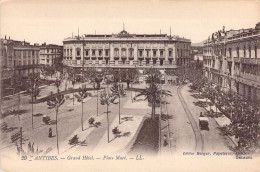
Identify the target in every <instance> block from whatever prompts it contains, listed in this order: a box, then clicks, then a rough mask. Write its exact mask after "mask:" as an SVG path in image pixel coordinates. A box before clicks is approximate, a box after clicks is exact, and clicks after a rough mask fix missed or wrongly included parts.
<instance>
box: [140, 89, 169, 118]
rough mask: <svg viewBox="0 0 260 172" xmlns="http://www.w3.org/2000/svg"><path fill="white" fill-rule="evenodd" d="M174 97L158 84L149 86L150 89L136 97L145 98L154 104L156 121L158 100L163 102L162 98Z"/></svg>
mask: <svg viewBox="0 0 260 172" xmlns="http://www.w3.org/2000/svg"><path fill="white" fill-rule="evenodd" d="M160 95H162V96H163V95H164V96H172V95H171V94H170V91H167V90H162V89H160V86H159V85H158V84H149V87H146V89H144V90H142V91H141V92H140V93H139V94H137V95H136V97H139V96H145V99H144V100H148V101H150V102H151V103H152V119H153V120H154V119H155V105H156V101H157V100H161V96H160Z"/></svg>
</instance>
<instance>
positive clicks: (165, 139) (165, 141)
mask: <svg viewBox="0 0 260 172" xmlns="http://www.w3.org/2000/svg"><path fill="white" fill-rule="evenodd" d="M163 140H164V142H163V146H164V147H165V146H167V145H168V142H167V136H166V134H164V136H163Z"/></svg>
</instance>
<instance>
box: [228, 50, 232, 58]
mask: <svg viewBox="0 0 260 172" xmlns="http://www.w3.org/2000/svg"><path fill="white" fill-rule="evenodd" d="M228 51H229V57H231V55H232V54H231V53H232V52H231V48H229V49H228Z"/></svg>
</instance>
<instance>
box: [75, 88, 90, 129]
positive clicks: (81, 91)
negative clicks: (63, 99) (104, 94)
mask: <svg viewBox="0 0 260 172" xmlns="http://www.w3.org/2000/svg"><path fill="white" fill-rule="evenodd" d="M88 96H91V94H90V93H88V92H87V89H83V88H80V89H79V91H78V94H76V95H75V97H76V98H77V99H78V102H81V105H82V108H81V109H82V110H81V129H82V131H83V130H84V129H83V104H84V103H85V102H84V99H85V98H86V97H88Z"/></svg>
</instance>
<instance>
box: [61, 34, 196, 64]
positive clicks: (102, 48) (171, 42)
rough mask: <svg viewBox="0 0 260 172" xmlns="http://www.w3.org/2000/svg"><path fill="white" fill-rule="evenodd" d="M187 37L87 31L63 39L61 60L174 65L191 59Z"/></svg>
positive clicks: (68, 62) (74, 62)
mask: <svg viewBox="0 0 260 172" xmlns="http://www.w3.org/2000/svg"><path fill="white" fill-rule="evenodd" d="M190 46H191V41H190V40H189V39H185V38H180V37H177V36H174V37H173V36H169V35H167V34H129V33H128V32H127V31H125V30H124V29H123V31H121V32H120V33H118V34H110V35H105V34H103V35H96V34H94V35H88V34H85V35H83V36H75V37H70V38H66V39H65V40H64V41H63V56H64V58H63V63H64V65H66V66H71V67H97V68H102V67H112V68H134V67H137V68H146V67H151V66H154V67H157V68H162V69H163V68H164V69H166V68H176V66H177V65H178V64H184V63H188V62H189V61H190Z"/></svg>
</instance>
